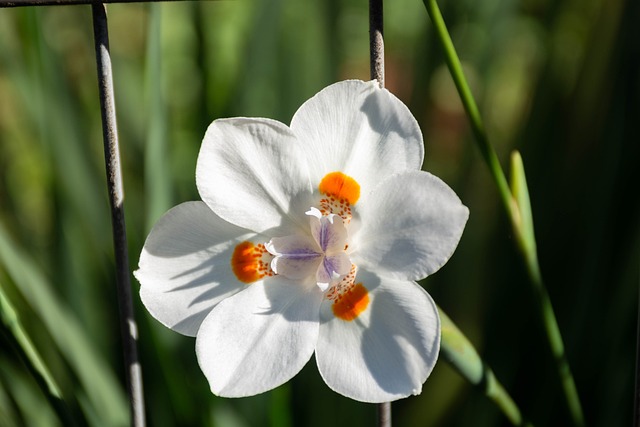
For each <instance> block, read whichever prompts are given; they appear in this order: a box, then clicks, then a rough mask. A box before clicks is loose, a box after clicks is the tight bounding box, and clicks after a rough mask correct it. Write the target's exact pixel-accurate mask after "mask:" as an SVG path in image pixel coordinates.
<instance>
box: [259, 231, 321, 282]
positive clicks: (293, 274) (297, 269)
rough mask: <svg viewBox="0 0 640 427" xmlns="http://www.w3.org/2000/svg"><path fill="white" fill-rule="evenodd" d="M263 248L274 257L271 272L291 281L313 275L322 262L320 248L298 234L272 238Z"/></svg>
mask: <svg viewBox="0 0 640 427" xmlns="http://www.w3.org/2000/svg"><path fill="white" fill-rule="evenodd" d="M265 247H266V248H267V250H268V251H269V253H270V254H272V255H275V258H274V259H273V260H272V261H271V268H272V269H273V271H274V272H275V273H276V274H281V275H283V276H285V277H287V278H289V279H292V280H299V279H303V278H305V277H309V276H311V275H313V274H314V273H315V272H316V270H317V268H318V264H320V261H321V260H322V253H320V248H318V246H317V245H316V243H315V242H314V241H313V239H311V237H307V236H301V235H299V234H293V235H291V236H286V237H274V238H273V239H271V241H270V242H269V243H267V244H266V245H265Z"/></svg>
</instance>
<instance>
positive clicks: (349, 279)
mask: <svg viewBox="0 0 640 427" xmlns="http://www.w3.org/2000/svg"><path fill="white" fill-rule="evenodd" d="M356 271H357V267H356V265H355V264H351V270H350V271H349V273H348V274H345V276H344V277H343V278H342V279H341V280H340V281H339V282H338V283H336V284H335V285H333V286H332V287H331V288H330V289H328V290H327V293H326V294H325V297H326V298H328V299H330V300H331V301H333V302H334V303H335V302H337V301H339V300H340V297H341V296H342V295H343V294H345V293H347V292H348V291H349V289H351V288H352V287H353V286H354V282H355V280H356Z"/></svg>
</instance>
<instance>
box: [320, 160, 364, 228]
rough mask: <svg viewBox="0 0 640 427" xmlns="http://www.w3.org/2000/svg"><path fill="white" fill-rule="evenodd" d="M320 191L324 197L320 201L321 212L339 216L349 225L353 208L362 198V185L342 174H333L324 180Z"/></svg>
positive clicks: (329, 174) (321, 182) (326, 176)
mask: <svg viewBox="0 0 640 427" xmlns="http://www.w3.org/2000/svg"><path fill="white" fill-rule="evenodd" d="M318 191H320V193H321V194H323V195H324V197H323V198H322V199H320V208H319V210H320V212H322V214H323V215H329V214H335V215H338V216H339V217H341V218H342V220H343V221H344V223H345V224H348V223H349V222H350V221H351V217H352V215H351V206H352V205H355V204H356V203H357V201H358V199H359V198H360V184H358V182H357V181H356V180H355V179H353V178H351V177H350V176H348V175H345V174H343V173H342V172H331V173H328V174H326V175H325V176H324V178H322V181H320V185H319V186H318Z"/></svg>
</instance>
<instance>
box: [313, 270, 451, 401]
mask: <svg viewBox="0 0 640 427" xmlns="http://www.w3.org/2000/svg"><path fill="white" fill-rule="evenodd" d="M356 281H357V282H362V284H363V285H364V286H365V287H366V288H367V289H368V290H369V298H370V302H369V306H368V307H367V309H366V310H365V311H364V312H362V313H361V314H360V316H359V317H357V318H356V319H355V320H352V321H345V320H342V319H340V318H338V317H336V316H335V315H334V314H333V311H332V308H331V306H332V302H331V301H330V300H326V301H324V302H323V304H322V306H321V309H320V317H321V318H320V321H321V324H320V335H319V336H318V344H317V346H316V360H317V363H318V369H319V370H320V374H321V375H322V378H323V379H324V381H325V382H326V383H327V385H328V386H329V387H330V388H331V389H333V390H335V391H336V392H338V393H340V394H343V395H344V396H347V397H350V398H352V399H355V400H359V401H362V402H371V403H379V402H387V401H393V400H397V399H400V398H403V397H407V396H409V395H411V394H419V393H420V391H421V390H422V384H423V383H424V381H425V380H426V379H427V377H428V376H429V374H430V373H431V370H432V369H433V367H434V365H435V363H436V361H437V358H438V352H439V349H440V318H439V317H438V311H437V309H436V306H435V303H434V302H433V300H432V299H431V297H430V296H429V295H428V294H427V293H426V292H425V291H424V289H422V288H421V287H420V286H418V285H417V284H416V283H414V282H406V281H397V280H393V279H387V278H382V279H381V278H379V277H377V276H375V275H373V274H371V273H368V272H366V271H363V270H362V269H360V270H358V275H357V277H356Z"/></svg>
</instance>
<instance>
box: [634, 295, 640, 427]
mask: <svg viewBox="0 0 640 427" xmlns="http://www.w3.org/2000/svg"><path fill="white" fill-rule="evenodd" d="M639 296H640V295H639ZM636 334H637V335H636V336H637V338H636V378H635V384H634V385H635V387H634V389H635V391H634V396H633V427H640V298H639V299H638V324H637V326H636Z"/></svg>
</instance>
